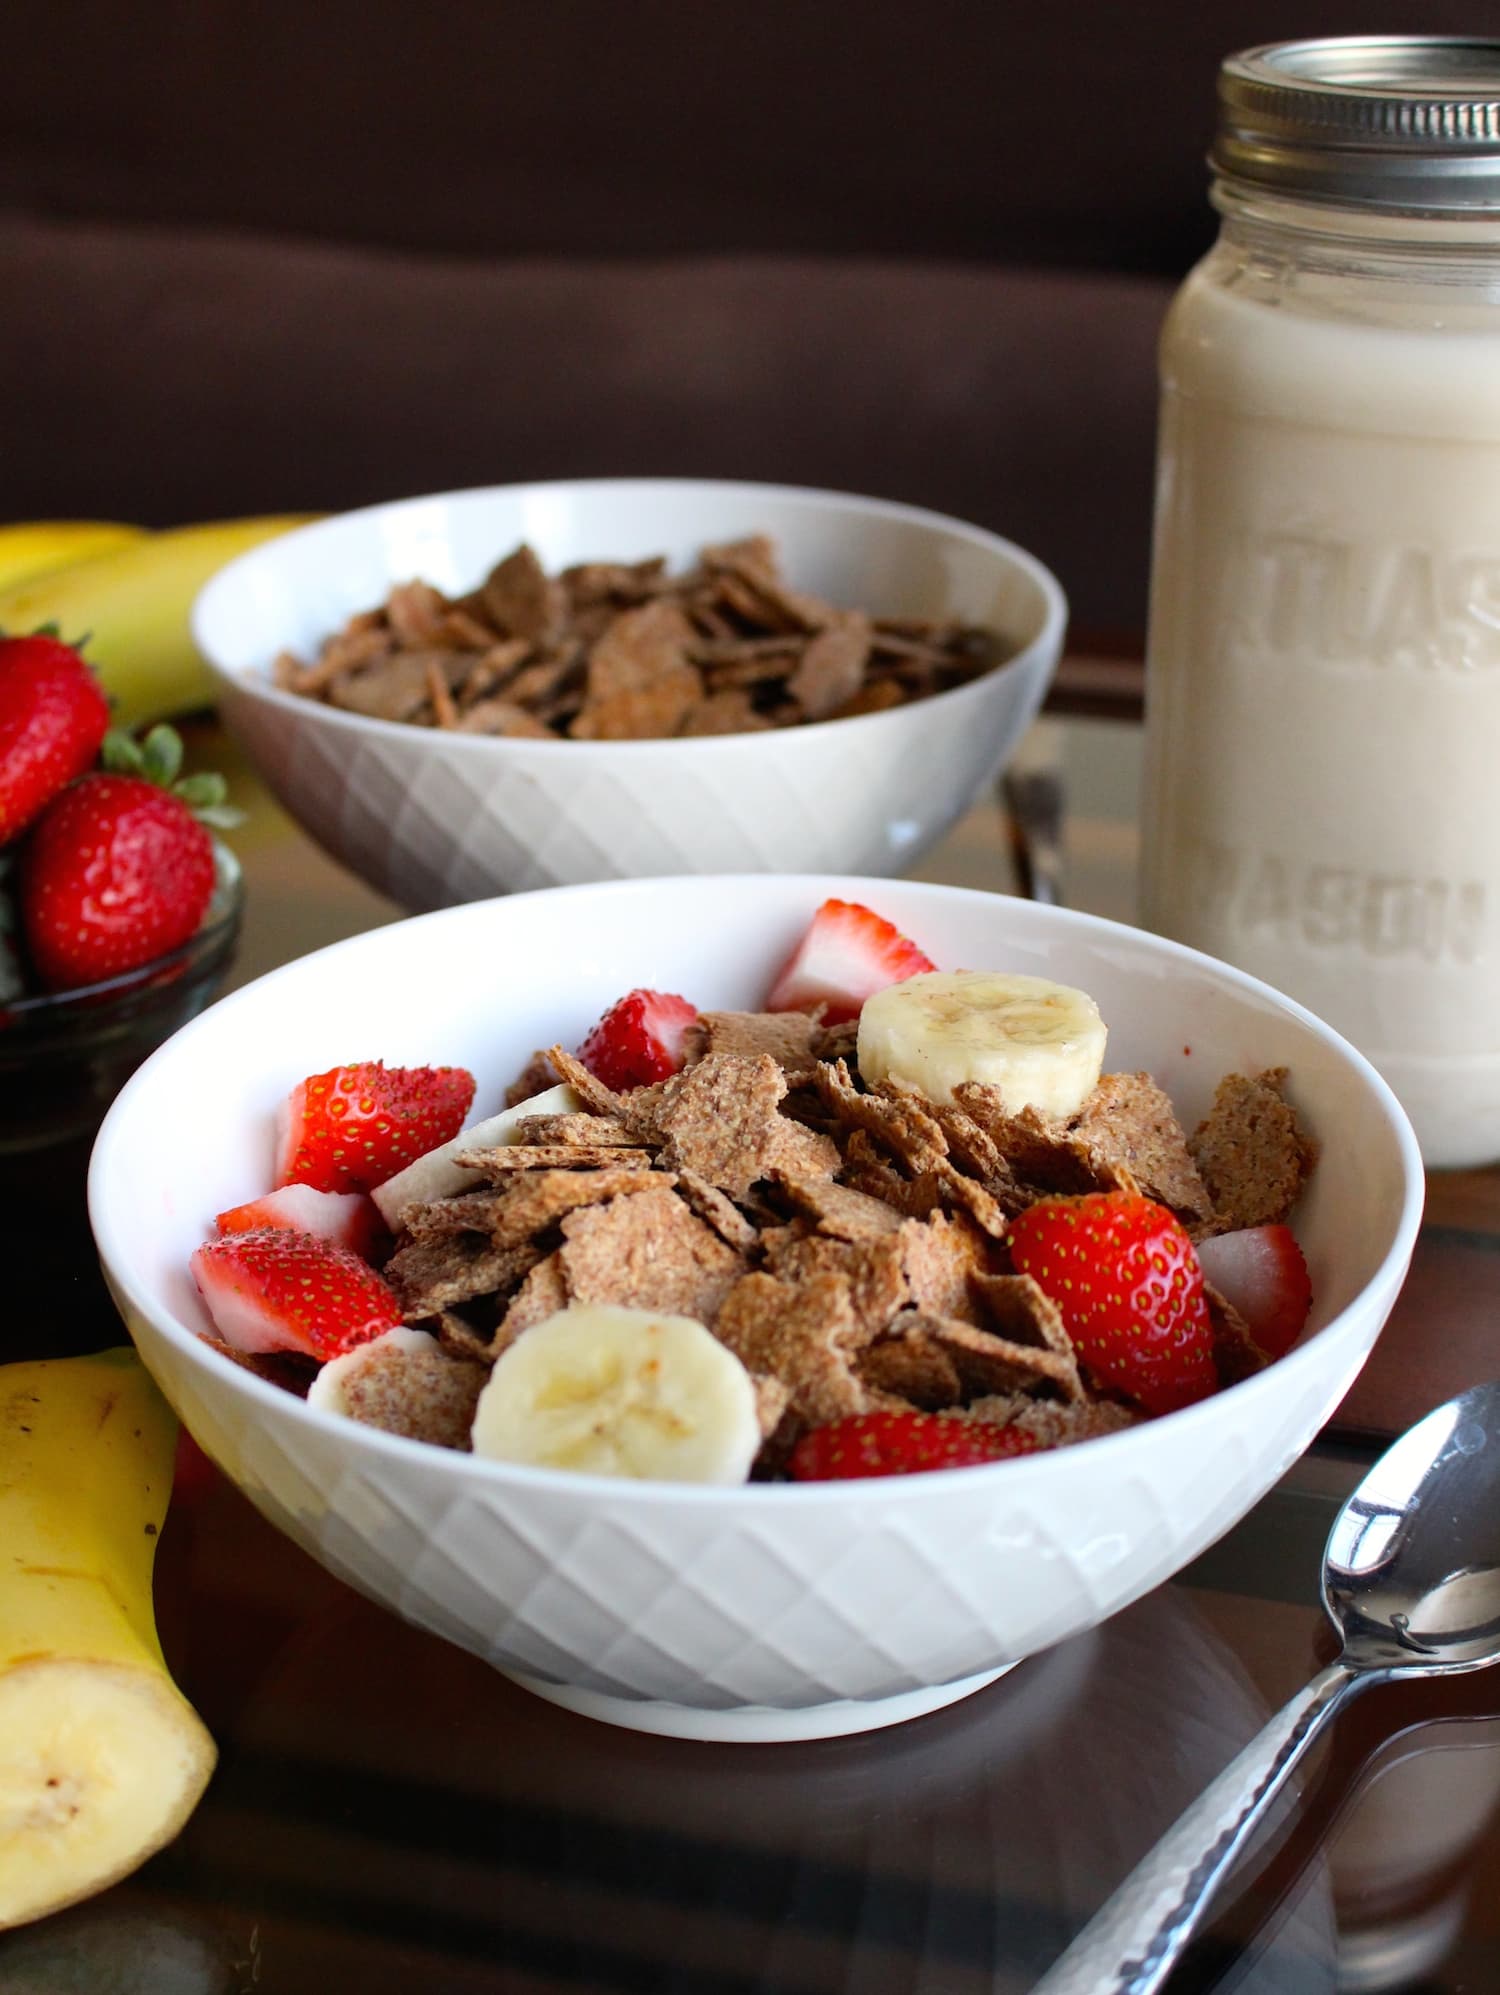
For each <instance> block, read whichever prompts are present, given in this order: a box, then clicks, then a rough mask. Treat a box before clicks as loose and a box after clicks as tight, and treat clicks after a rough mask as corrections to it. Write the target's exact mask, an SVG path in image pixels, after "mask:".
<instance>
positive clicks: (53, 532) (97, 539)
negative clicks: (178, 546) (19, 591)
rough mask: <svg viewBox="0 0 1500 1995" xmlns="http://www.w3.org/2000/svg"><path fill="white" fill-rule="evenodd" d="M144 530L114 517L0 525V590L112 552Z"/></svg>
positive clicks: (140, 535)
mask: <svg viewBox="0 0 1500 1995" xmlns="http://www.w3.org/2000/svg"><path fill="white" fill-rule="evenodd" d="M145 531H146V529H145V528H144V527H142V526H121V525H119V524H117V523H116V522H115V521H114V520H18V521H16V522H15V523H14V524H12V525H10V526H0V589H13V588H15V587H16V585H17V584H18V583H20V582H30V581H33V580H35V578H36V577H37V576H39V575H50V574H52V573H53V572H54V571H55V570H56V569H58V568H69V567H71V566H72V565H73V563H74V562H75V561H89V560H92V559H93V558H94V556H95V555H99V554H113V553H114V552H115V551H116V549H117V548H121V547H128V546H129V545H130V543H131V542H132V541H133V540H140V539H141V538H142V537H143V535H144V534H145Z"/></svg>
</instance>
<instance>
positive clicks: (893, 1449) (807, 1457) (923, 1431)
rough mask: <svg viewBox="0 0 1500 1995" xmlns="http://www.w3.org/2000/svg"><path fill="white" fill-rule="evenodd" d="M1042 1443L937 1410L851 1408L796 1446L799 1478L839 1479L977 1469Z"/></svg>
mask: <svg viewBox="0 0 1500 1995" xmlns="http://www.w3.org/2000/svg"><path fill="white" fill-rule="evenodd" d="M1037 1446H1038V1443H1037V1441H1036V1439H1035V1437H1034V1436H1033V1435H1031V1434H1028V1433H1026V1432H1025V1431H1024V1430H1023V1429H1022V1428H1020V1427H995V1426H990V1425H988V1424H986V1423H985V1422H983V1421H979V1420H953V1419H945V1418H943V1416H942V1415H940V1414H937V1413H916V1412H905V1411H903V1412H895V1411H892V1412H889V1413H851V1414H849V1415H848V1416H847V1417H846V1418H845V1419H843V1420H831V1421H830V1422H829V1423H828V1425H827V1426H826V1427H814V1428H812V1429H811V1430H810V1431H809V1432H808V1433H806V1434H804V1435H803V1436H802V1438H801V1440H800V1441H798V1443H797V1445H796V1447H795V1448H793V1450H792V1454H791V1460H790V1461H789V1462H788V1464H787V1472H788V1474H789V1475H790V1476H791V1477H792V1480H793V1481H794V1482H837V1481H844V1480H848V1479H852V1478H854V1477H857V1476H871V1475H918V1474H922V1473H925V1471H927V1470H928V1469H965V1468H973V1467H975V1466H976V1465H977V1464H978V1463H980V1462H1003V1461H1007V1460H1009V1459H1010V1458H1011V1457H1012V1456H1014V1455H1029V1454H1031V1453H1032V1452H1033V1451H1034V1450H1035V1449H1036V1447H1037Z"/></svg>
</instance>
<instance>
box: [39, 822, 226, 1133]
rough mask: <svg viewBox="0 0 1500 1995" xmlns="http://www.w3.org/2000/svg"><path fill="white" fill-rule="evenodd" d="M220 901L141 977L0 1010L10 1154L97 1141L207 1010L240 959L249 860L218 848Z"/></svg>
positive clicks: (136, 973)
mask: <svg viewBox="0 0 1500 1995" xmlns="http://www.w3.org/2000/svg"><path fill="white" fill-rule="evenodd" d="M214 864H215V872H216V876H217V877H216V880H215V885H214V892H213V898H212V899H211V900H210V901H209V904H208V910H207V912H206V913H205V915H204V917H203V920H202V922H201V923H200V925H199V927H198V929H197V931H196V933H195V934H193V935H191V936H189V938H188V940H187V941H186V942H184V943H183V944H182V945H181V947H180V948H177V949H174V950H173V951H172V952H171V954H170V955H167V956H158V957H157V958H156V960H155V961H154V962H151V963H143V964H142V965H141V967H140V968H139V969H137V970H127V971H126V972H125V973H124V974H123V975H122V976H118V977H110V978H107V979H106V980H105V981H104V982H103V983H98V984H85V985H82V986H81V987H80V988H79V989H77V990H71V991H46V992H42V993H40V994H39V995H37V996H32V997H23V998H17V999H15V1000H14V1001H13V1002H12V1003H10V1004H0V1157H15V1156H19V1155H22V1154H24V1153H27V1152H30V1151H34V1150H44V1149H50V1148H52V1146H54V1145H56V1144H63V1143H70V1142H78V1141H81V1140H83V1139H88V1138H92V1136H93V1134H94V1132H95V1130H96V1129H97V1128H98V1126H99V1123H100V1121H101V1119H102V1118H103V1115H104V1111H105V1110H106V1109H107V1108H108V1107H109V1105H110V1103H111V1102H112V1101H113V1100H114V1098H115V1096H116V1095H117V1094H118V1093H119V1091H120V1089H121V1087H122V1086H123V1085H124V1083H125V1082H126V1081H127V1080H128V1079H129V1077H130V1075H131V1074H133V1073H134V1072H135V1070H136V1068H137V1067H138V1066H139V1065H140V1064H141V1062H142V1060H144V1059H145V1057H146V1055H147V1054H148V1053H150V1052H152V1051H154V1049H155V1048H156V1047H157V1046H159V1045H160V1044H161V1042H162V1041H163V1040H164V1039H167V1038H169V1037H170V1036H171V1035H172V1033H174V1032H175V1031H176V1030H177V1028H178V1026H180V1025H186V1024H187V1022H188V1020H189V1019H190V1018H195V1017H196V1016H197V1014H198V1013H199V1012H200V1011H202V1009H203V1007H204V1006H205V1005H206V1004H207V1003H208V1002H209V1000H210V998H212V997H213V996H214V994H215V992H216V991H217V989H218V987H219V985H220V983H221V982H222V981H223V979H224V976H225V975H226V973H227V972H228V969H229V966H230V964H231V962H232V961H233V959H234V949H235V944H236V942H237V941H238V939H239V932H240V917H241V914H242V912H243V909H244V898H245V889H244V880H243V877H242V875H241V872H240V866H239V861H238V860H237V859H236V858H235V856H234V854H233V853H232V852H231V851H230V850H229V848H228V846H227V845H223V844H221V843H220V842H219V841H218V840H217V839H216V840H215V841H214Z"/></svg>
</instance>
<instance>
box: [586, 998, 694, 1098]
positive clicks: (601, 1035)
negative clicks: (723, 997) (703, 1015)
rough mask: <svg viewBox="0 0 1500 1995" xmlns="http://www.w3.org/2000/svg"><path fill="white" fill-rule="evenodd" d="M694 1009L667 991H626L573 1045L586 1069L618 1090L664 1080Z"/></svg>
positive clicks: (677, 1060)
mask: <svg viewBox="0 0 1500 1995" xmlns="http://www.w3.org/2000/svg"><path fill="white" fill-rule="evenodd" d="M697 1016H698V1014H697V1011H696V1010H695V1009H694V1008H693V1006H692V1005H690V1004H689V1003H688V1001H687V999H686V998H682V997H673V996H672V995H671V993H670V992H668V991H627V992H626V994H625V996H624V997H622V998H621V999H620V1000H619V1002H618V1003H617V1004H612V1005H611V1006H610V1008H609V1010H608V1011H607V1012H605V1014H604V1016H603V1018H601V1019H600V1021H599V1023H598V1024H597V1025H596V1026H595V1027H594V1029H593V1031H592V1032H591V1033H590V1034H589V1036H588V1038H587V1039H585V1040H584V1042H583V1044H582V1045H581V1046H580V1047H579V1049H578V1057H579V1059H580V1060H582V1062H583V1064H584V1065H585V1066H586V1067H587V1068H588V1070H589V1072H590V1073H591V1074H593V1075H595V1076H596V1078H597V1079H599V1080H601V1081H603V1083H604V1085H605V1086H606V1087H607V1088H614V1089H615V1090H616V1091H617V1092H623V1091H624V1090H625V1089H627V1088H638V1087H644V1086H645V1085H646V1083H647V1082H648V1081H664V1080H666V1079H667V1077H668V1076H669V1075H671V1074H675V1073H676V1072H677V1070H678V1068H679V1067H680V1066H681V1065H682V1041H683V1035H684V1034H685V1033H686V1031H687V1029H688V1027H689V1026H690V1025H691V1024H692V1023H693V1021H694V1020H695V1019H696V1018H697Z"/></svg>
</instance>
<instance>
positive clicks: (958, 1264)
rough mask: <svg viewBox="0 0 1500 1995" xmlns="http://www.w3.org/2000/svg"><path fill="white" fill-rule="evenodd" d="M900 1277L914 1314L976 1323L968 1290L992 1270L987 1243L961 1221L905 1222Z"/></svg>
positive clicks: (941, 1216)
mask: <svg viewBox="0 0 1500 1995" xmlns="http://www.w3.org/2000/svg"><path fill="white" fill-rule="evenodd" d="M898 1238H899V1240H900V1245H901V1271H902V1273H903V1274H904V1275H905V1277H906V1285H907V1288H908V1290H909V1291H910V1294H911V1299H912V1302H913V1304H914V1305H915V1307H916V1308H918V1309H921V1310H925V1311H926V1312H927V1313H928V1314H929V1315H933V1316H957V1317H962V1318H963V1319H964V1321H965V1322H975V1321H977V1312H976V1309H975V1305H974V1300H973V1296H972V1293H971V1289H970V1284H971V1282H972V1281H973V1279H974V1277H975V1276H976V1275H981V1274H983V1273H985V1272H986V1270H987V1268H988V1254H987V1252H986V1248H985V1242H984V1237H983V1235H982V1234H980V1233H979V1232H978V1231H977V1230H976V1229H975V1228H974V1227H973V1226H972V1225H971V1224H969V1222H968V1221H967V1220H965V1219H963V1218H956V1219H955V1218H950V1217H949V1215H948V1214H947V1213H943V1212H936V1213H934V1214H933V1215H932V1217H931V1218H930V1219H925V1220H924V1219H907V1220H903V1221H902V1222H901V1226H900V1231H899V1235H898Z"/></svg>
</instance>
